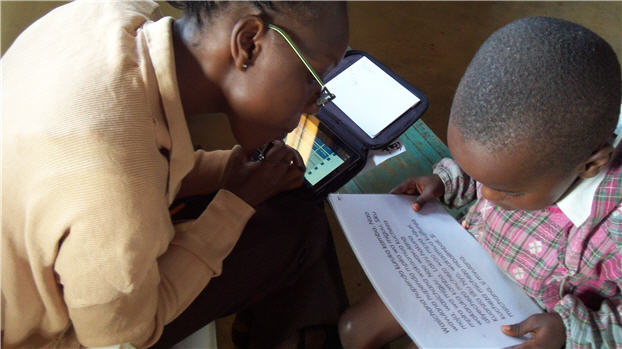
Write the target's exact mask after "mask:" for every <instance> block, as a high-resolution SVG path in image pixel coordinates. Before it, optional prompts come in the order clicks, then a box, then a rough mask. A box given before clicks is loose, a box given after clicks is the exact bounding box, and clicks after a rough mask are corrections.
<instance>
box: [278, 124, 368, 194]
mask: <svg viewBox="0 0 622 349" xmlns="http://www.w3.org/2000/svg"><path fill="white" fill-rule="evenodd" d="M285 143H286V144H287V145H289V146H290V147H292V148H294V149H296V150H298V152H299V153H300V155H301V156H302V159H303V161H304V163H305V166H306V171H305V175H304V177H305V186H306V187H307V188H309V189H311V190H312V192H313V193H314V194H316V195H323V194H325V193H328V192H330V191H331V190H335V189H338V188H339V187H340V186H341V185H343V184H345V182H347V180H348V179H349V178H350V177H351V176H348V175H349V174H350V173H351V171H355V170H358V169H359V167H361V165H364V164H365V162H364V161H362V160H364V158H363V154H361V152H360V151H357V150H356V149H355V148H354V147H352V146H348V145H346V144H345V143H344V142H343V141H342V140H341V139H340V138H339V137H338V136H337V135H335V134H334V133H333V132H331V131H330V130H329V129H328V128H327V127H326V126H325V125H324V124H323V123H322V122H320V120H319V119H318V118H317V117H315V116H314V115H307V114H303V115H302V116H301V118H300V122H299V123H298V126H297V127H296V128H295V129H294V130H293V131H292V132H291V133H289V134H288V135H287V137H286V138H285Z"/></svg>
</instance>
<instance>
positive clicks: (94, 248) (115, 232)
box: [44, 151, 255, 348]
mask: <svg viewBox="0 0 622 349" xmlns="http://www.w3.org/2000/svg"><path fill="white" fill-rule="evenodd" d="M123 154H125V155H123V156H127V157H129V158H127V159H125V158H122V156H115V155H113V156H112V157H113V159H114V161H105V162H104V163H101V164H100V163H98V162H97V161H100V160H98V159H101V158H102V157H99V158H93V160H91V161H90V167H89V168H88V172H84V170H83V169H81V168H80V167H79V166H73V167H72V168H71V171H70V173H67V174H65V178H63V182H64V183H65V184H67V185H65V186H62V187H63V188H64V189H63V190H56V189H55V192H54V193H50V197H48V198H46V200H47V201H48V202H50V200H53V199H54V200H55V201H53V202H56V203H57V204H56V206H58V207H63V209H62V210H45V212H50V214H52V212H57V213H58V214H57V215H55V216H54V217H51V218H50V220H47V222H48V223H50V222H51V223H54V222H63V224H65V223H64V222H68V223H66V224H67V227H66V229H65V235H64V237H63V239H62V240H61V243H60V244H59V247H58V255H57V258H56V262H55V265H54V270H55V272H56V274H57V275H58V278H59V281H60V283H59V284H60V287H61V288H62V293H63V298H64V301H65V303H66V305H67V308H68V315H69V317H70V319H71V322H72V325H73V328H74V330H75V332H76V335H77V338H78V340H79V341H80V343H81V344H82V345H84V346H88V347H100V346H107V345H113V344H118V343H131V344H132V345H134V346H136V347H138V348H142V347H148V346H150V345H152V344H153V343H155V342H156V341H157V339H158V338H159V337H160V335H161V333H162V329H163V327H164V325H165V324H167V323H168V322H170V321H172V320H173V319H174V318H175V317H176V316H178V315H179V314H180V313H181V312H182V311H183V310H184V309H185V308H186V307H188V305H189V304H190V303H191V302H192V301H193V300H194V298H196V296H197V295H198V294H199V293H200V292H201V290H203V288H205V286H206V285H207V283H208V282H209V280H210V279H211V278H213V277H215V276H217V275H219V274H220V273H221V268H222V261H223V260H224V258H225V257H226V256H227V255H228V254H229V253H230V251H231V250H232V249H233V247H234V246H235V244H236V243H237V240H238V238H239V236H240V234H241V232H242V230H243V229H244V227H245V225H246V223H247V221H248V219H249V218H250V217H251V216H252V215H253V214H254V212H255V211H254V209H253V208H252V207H251V206H249V205H248V204H246V203H245V202H244V201H243V200H241V199H240V198H238V197H237V196H235V195H234V194H232V193H231V192H228V191H226V190H220V191H218V193H217V194H216V196H215V197H214V199H213V200H212V202H211V203H210V204H209V205H208V207H207V208H206V209H205V211H204V212H203V213H202V214H201V216H199V218H197V219H196V220H194V221H192V222H188V223H187V224H185V225H183V226H179V227H175V226H173V223H172V222H171V219H170V215H169V212H168V200H167V196H166V188H167V178H168V177H167V173H168V172H167V169H168V164H167V162H166V160H165V159H163V158H162V157H160V156H159V153H157V152H152V153H151V155H147V152H146V151H145V152H143V151H134V152H124V153H123ZM136 154H140V155H141V156H142V157H141V158H138V157H137V155H136ZM119 163H121V164H126V165H127V166H119V165H118V164H119ZM93 167H97V168H93ZM69 183H71V185H69ZM54 188H61V186H55V187H54ZM52 198H53V199H52ZM59 219H60V220H59ZM44 221H45V220H44ZM48 228H49V229H53V228H55V227H54V226H50V227H48Z"/></svg>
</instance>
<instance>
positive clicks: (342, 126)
mask: <svg viewBox="0 0 622 349" xmlns="http://www.w3.org/2000/svg"><path fill="white" fill-rule="evenodd" d="M362 57H367V58H368V59H369V60H370V61H372V62H373V63H374V64H376V65H377V66H378V67H380V68H381V69H382V70H383V71H384V72H386V73H387V74H388V75H390V76H391V77H392V78H393V79H395V80H396V81H397V82H399V83H400V84H401V85H402V86H404V87H405V88H406V89H408V90H409V91H410V92H412V93H413V94H414V95H415V96H417V97H418V98H419V99H420V101H419V102H418V103H417V104H416V105H414V106H413V107H412V108H410V109H408V110H407V111H406V112H405V113H404V114H402V115H401V116H400V117H399V118H397V119H396V120H395V121H393V122H392V123H391V124H390V125H389V126H387V127H386V128H385V129H384V130H382V131H381V132H380V133H379V134H378V135H377V136H376V137H374V138H371V137H369V135H368V134H367V133H365V131H363V130H362V129H361V128H360V127H359V126H358V125H356V123H355V122H354V121H352V120H351V119H350V118H349V117H348V116H347V115H346V114H345V113H343V112H342V111H341V110H340V109H339V108H338V107H337V106H336V105H335V104H334V103H333V102H329V103H328V104H326V105H325V106H323V107H322V108H321V109H320V111H319V112H318V114H317V115H316V116H317V118H318V119H319V120H320V122H321V124H323V125H324V127H325V128H326V129H328V130H329V131H330V132H332V133H333V134H334V136H336V137H337V138H338V139H339V140H340V141H341V143H342V144H341V145H342V146H344V147H346V148H347V149H349V150H350V151H351V152H352V153H354V154H356V159H355V160H354V161H353V162H351V163H350V164H348V166H346V168H344V169H342V170H341V171H340V172H339V173H337V174H336V175H334V176H333V175H331V176H328V177H327V178H324V179H323V180H322V181H320V182H318V183H316V184H315V185H314V186H311V185H310V184H309V183H307V182H305V186H304V188H303V190H302V191H303V192H305V196H311V197H313V198H323V197H325V196H326V195H327V194H329V193H331V192H334V191H336V190H338V189H339V188H341V187H342V186H343V185H344V184H346V183H347V182H348V181H349V180H350V179H352V178H354V176H356V175H357V174H358V173H359V172H360V171H361V170H362V169H363V167H364V166H365V163H366V162H367V154H368V152H369V150H370V149H381V148H384V147H386V146H387V145H389V144H390V143H391V142H393V141H394V140H395V139H397V138H398V137H399V136H400V135H401V134H402V133H404V132H406V130H407V129H408V128H409V127H410V126H411V125H412V124H413V123H415V121H417V120H418V119H419V118H420V117H421V115H423V113H424V112H425V111H426V109H427V108H428V99H427V97H426V96H425V94H423V92H421V91H420V90H419V89H417V88H416V87H415V86H413V85H411V84H410V83H409V82H408V81H406V80H404V79H402V78H401V77H400V76H399V75H397V74H395V73H394V72H393V71H391V70H390V69H389V68H387V67H386V66H385V65H384V64H382V63H380V62H379V61H378V60H376V59H375V58H374V57H372V56H370V55H369V54H367V53H366V52H363V51H359V50H351V51H348V52H346V54H345V56H344V58H343V59H342V60H341V62H340V63H339V64H338V65H337V67H336V68H335V69H333V70H332V71H331V72H330V73H329V74H328V76H327V78H326V81H330V80H331V79H332V78H333V77H335V76H337V75H339V73H341V72H342V71H344V70H345V69H346V68H348V67H349V66H351V65H352V64H354V63H355V62H356V61H358V60H359V59H361V58H362Z"/></svg>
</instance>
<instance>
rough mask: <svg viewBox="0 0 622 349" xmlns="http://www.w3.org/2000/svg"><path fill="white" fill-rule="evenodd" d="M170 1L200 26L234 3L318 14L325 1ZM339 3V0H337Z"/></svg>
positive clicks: (267, 10) (302, 13)
mask: <svg viewBox="0 0 622 349" xmlns="http://www.w3.org/2000/svg"><path fill="white" fill-rule="evenodd" d="M168 3H169V4H170V5H171V6H173V7H175V8H177V9H180V10H182V11H183V12H184V16H186V17H189V18H193V19H194V20H196V21H197V23H198V24H199V26H203V24H204V23H205V20H209V19H211V18H212V17H214V16H217V15H218V14H220V13H221V12H222V11H224V10H226V9H228V8H229V7H230V6H231V5H232V3H233V4H248V5H251V6H253V7H255V8H256V9H258V10H259V11H261V13H268V12H270V11H274V12H280V11H282V10H289V11H291V12H292V13H294V14H296V15H304V16H317V14H318V12H319V11H318V9H319V5H320V4H321V3H326V2H323V1H241V2H236V1H234V2H230V1H168ZM335 3H338V1H335Z"/></svg>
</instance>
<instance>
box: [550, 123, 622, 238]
mask: <svg viewBox="0 0 622 349" xmlns="http://www.w3.org/2000/svg"><path fill="white" fill-rule="evenodd" d="M620 139H622V134H620V135H618V136H617V137H616V139H615V141H614V142H613V147H614V148H615V147H616V146H617V145H618V143H619V142H620ZM606 174H607V170H606V169H603V170H602V171H600V173H599V174H597V175H596V176H594V177H591V178H583V179H581V180H579V182H578V183H577V184H575V186H574V188H573V189H572V190H571V191H570V192H569V193H568V194H566V196H565V197H564V198H563V199H561V200H559V201H558V202H557V204H556V205H557V207H559V209H560V210H561V211H562V212H563V213H564V214H565V215H566V217H568V219H570V221H571V222H572V224H574V226H575V227H579V226H581V224H583V223H585V221H586V220H587V218H588V217H589V216H590V212H591V211H592V202H593V201H594V194H596V189H598V185H600V182H602V181H603V179H604V178H605V175H606Z"/></svg>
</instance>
